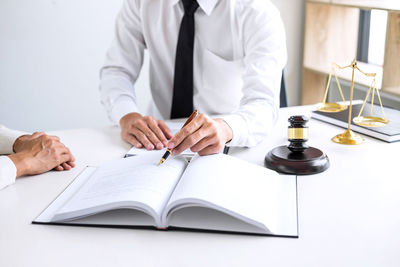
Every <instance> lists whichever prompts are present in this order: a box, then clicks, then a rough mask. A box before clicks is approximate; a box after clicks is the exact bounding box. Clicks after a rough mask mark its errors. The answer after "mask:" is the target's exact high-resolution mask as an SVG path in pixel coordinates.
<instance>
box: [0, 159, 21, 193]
mask: <svg viewBox="0 0 400 267" xmlns="http://www.w3.org/2000/svg"><path fill="white" fill-rule="evenodd" d="M16 176H17V168H16V167H15V165H14V163H13V162H12V160H11V159H10V158H9V157H7V156H0V190H1V189H3V188H4V187H6V186H8V185H10V184H13V183H14V182H15V178H16Z"/></svg>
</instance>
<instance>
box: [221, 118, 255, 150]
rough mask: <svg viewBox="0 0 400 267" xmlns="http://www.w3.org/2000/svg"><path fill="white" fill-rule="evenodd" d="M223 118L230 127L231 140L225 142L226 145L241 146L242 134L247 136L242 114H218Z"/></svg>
mask: <svg viewBox="0 0 400 267" xmlns="http://www.w3.org/2000/svg"><path fill="white" fill-rule="evenodd" d="M219 118H221V119H223V120H224V121H225V122H226V123H227V124H228V126H229V127H231V129H232V140H231V141H230V142H228V143H227V144H226V146H229V147H231V146H241V145H242V143H243V139H244V136H248V132H247V126H246V125H245V124H246V122H245V120H244V119H243V118H242V116H240V115H238V114H230V115H223V116H219Z"/></svg>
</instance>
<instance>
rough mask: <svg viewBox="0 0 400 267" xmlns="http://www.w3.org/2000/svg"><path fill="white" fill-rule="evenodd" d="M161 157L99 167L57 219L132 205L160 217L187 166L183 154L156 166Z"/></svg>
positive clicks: (60, 211) (124, 161)
mask: <svg viewBox="0 0 400 267" xmlns="http://www.w3.org/2000/svg"><path fill="white" fill-rule="evenodd" d="M161 156H162V152H160V151H159V153H158V154H149V155H142V156H134V157H129V158H125V159H120V160H116V161H112V162H109V163H107V164H105V165H103V166H101V167H99V168H98V169H97V170H96V171H95V172H94V173H93V174H92V175H91V177H90V178H89V179H88V180H87V182H86V183H85V184H84V185H83V186H82V187H81V188H80V190H79V191H77V192H76V193H75V195H74V196H72V197H71V199H70V200H69V201H68V202H67V203H66V204H65V205H64V206H63V207H62V208H61V209H60V210H59V211H58V212H57V214H56V216H55V219H56V220H60V219H66V218H68V217H73V218H76V217H79V216H82V215H89V214H93V213H97V212H100V211H104V210H109V209H113V208H126V207H132V206H137V207H139V208H140V207H141V208H142V209H143V211H147V212H148V213H149V212H151V213H152V214H151V215H152V216H153V217H155V219H157V217H159V216H160V214H161V213H162V210H163V209H164V207H165V205H166V203H167V201H168V199H169V197H170V195H171V194H172V191H173V190H174V188H175V186H176V184H177V182H178V181H179V179H180V177H181V175H182V173H183V171H184V170H185V167H186V165H187V162H186V161H185V160H184V159H183V158H182V157H174V158H171V159H168V160H167V161H166V162H164V163H163V164H162V165H160V166H157V163H158V161H159V160H160V158H161Z"/></svg>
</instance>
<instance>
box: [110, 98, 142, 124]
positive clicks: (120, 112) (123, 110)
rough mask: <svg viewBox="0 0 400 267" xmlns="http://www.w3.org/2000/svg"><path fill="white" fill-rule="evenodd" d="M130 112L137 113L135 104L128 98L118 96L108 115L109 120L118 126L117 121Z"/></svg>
mask: <svg viewBox="0 0 400 267" xmlns="http://www.w3.org/2000/svg"><path fill="white" fill-rule="evenodd" d="M132 112H139V109H138V107H137V105H136V103H135V102H134V101H133V100H132V99H131V98H130V97H125V96H120V97H119V98H118V99H117V100H116V101H115V103H114V106H113V108H112V110H111V113H110V118H111V121H112V122H113V123H115V124H116V125H119V121H120V120H121V118H122V117H123V116H125V115H126V114H129V113H132Z"/></svg>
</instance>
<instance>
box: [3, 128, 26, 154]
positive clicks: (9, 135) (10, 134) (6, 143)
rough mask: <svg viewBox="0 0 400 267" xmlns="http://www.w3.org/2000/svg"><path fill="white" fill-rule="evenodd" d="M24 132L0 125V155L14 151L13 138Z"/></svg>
mask: <svg viewBox="0 0 400 267" xmlns="http://www.w3.org/2000/svg"><path fill="white" fill-rule="evenodd" d="M24 134H26V133H24V132H20V131H16V130H11V129H8V128H6V127H4V126H3V125H0V155H8V154H11V153H14V151H13V145H14V142H15V140H16V139H17V138H18V137H20V136H21V135H24Z"/></svg>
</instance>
